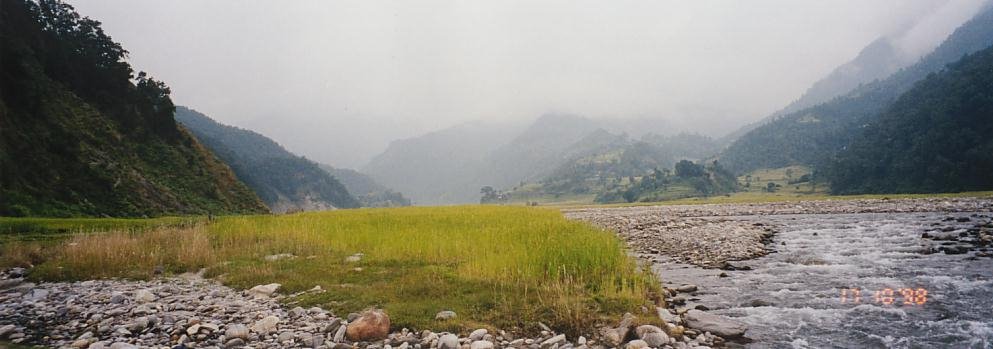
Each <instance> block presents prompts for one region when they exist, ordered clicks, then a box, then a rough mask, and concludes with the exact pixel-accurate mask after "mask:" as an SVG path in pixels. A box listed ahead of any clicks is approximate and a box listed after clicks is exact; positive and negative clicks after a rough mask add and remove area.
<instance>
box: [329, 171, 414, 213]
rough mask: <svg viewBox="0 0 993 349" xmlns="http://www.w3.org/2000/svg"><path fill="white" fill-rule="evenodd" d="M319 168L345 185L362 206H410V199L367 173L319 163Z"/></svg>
mask: <svg viewBox="0 0 993 349" xmlns="http://www.w3.org/2000/svg"><path fill="white" fill-rule="evenodd" d="M321 168H322V169H324V170H325V171H327V172H328V173H330V174H331V175H332V176H334V178H335V179H337V180H338V181H339V182H341V184H343V185H345V188H346V189H348V192H349V193H352V195H353V196H355V198H356V199H358V200H359V203H361V204H362V207H398V206H410V199H408V198H406V197H404V196H403V193H400V192H397V191H393V190H392V189H390V188H387V187H386V186H384V185H382V184H379V182H376V180H375V179H373V178H372V177H370V176H369V175H367V174H365V173H362V172H359V171H356V170H352V169H348V168H336V167H331V166H328V165H324V164H322V165H321Z"/></svg>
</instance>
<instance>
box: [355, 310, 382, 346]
mask: <svg viewBox="0 0 993 349" xmlns="http://www.w3.org/2000/svg"><path fill="white" fill-rule="evenodd" d="M389 334H390V317H389V315H386V312H384V311H383V310H382V309H370V310H366V311H364V312H362V314H360V315H359V317H358V318H356V319H355V321H352V322H351V323H349V324H348V328H347V329H346V330H345V335H346V336H348V339H350V340H352V341H354V342H364V341H366V342H367V341H377V340H380V339H385V338H386V336H388V335H389Z"/></svg>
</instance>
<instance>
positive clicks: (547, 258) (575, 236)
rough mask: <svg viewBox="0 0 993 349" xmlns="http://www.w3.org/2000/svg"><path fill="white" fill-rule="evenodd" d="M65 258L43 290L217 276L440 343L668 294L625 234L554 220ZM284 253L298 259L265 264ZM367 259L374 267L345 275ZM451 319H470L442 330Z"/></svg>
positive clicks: (134, 236) (536, 215) (523, 211)
mask: <svg viewBox="0 0 993 349" xmlns="http://www.w3.org/2000/svg"><path fill="white" fill-rule="evenodd" d="M28 245H30V244H28ZM16 249H17V250H19V251H28V250H30V247H29V246H27V245H25V244H21V245H19V246H17V247H16ZM52 251H53V252H51V253H50V255H49V256H47V259H46V260H45V261H43V262H41V264H40V265H39V266H38V267H37V268H36V269H35V271H34V274H33V275H34V277H35V278H41V279H50V280H64V279H69V280H78V279H88V278H94V277H130V278H146V277H150V276H151V275H152V274H153V271H154V270H155V269H156V268H157V267H160V266H161V268H164V269H165V270H166V272H169V273H179V272H186V271H195V270H197V269H199V268H202V267H207V268H209V269H208V273H207V275H208V276H211V277H217V278H219V279H220V280H222V281H223V282H225V283H226V284H228V285H231V286H233V287H237V288H248V287H251V286H254V285H257V284H264V283H272V282H276V283H280V284H283V287H284V289H283V291H284V292H288V293H289V292H296V291H303V290H307V289H310V288H312V287H314V286H315V285H319V286H321V287H322V288H324V289H326V290H327V292H324V293H319V294H308V295H305V296H302V297H300V298H299V299H295V300H294V301H297V302H300V304H301V305H318V306H322V307H325V308H328V309H331V310H333V311H335V312H337V313H339V314H342V313H347V312H353V311H358V310H361V309H364V308H366V307H369V306H378V307H383V308H385V309H386V310H387V312H389V313H390V314H391V316H392V317H393V322H394V325H396V326H401V327H411V328H422V329H423V328H431V329H434V330H463V329H466V328H473V327H476V326H489V327H493V328H500V329H506V330H517V331H521V332H533V331H534V330H536V329H537V327H536V326H537V322H538V321H542V322H544V323H546V324H548V325H550V326H553V327H555V328H557V329H559V330H562V331H566V332H569V333H573V334H578V333H585V334H589V333H591V332H592V330H593V328H594V326H595V325H596V324H597V323H602V322H606V321H613V320H614V319H616V318H617V317H618V316H619V315H620V314H623V313H624V312H628V311H636V310H639V309H640V308H641V306H644V305H648V306H652V305H653V302H652V300H653V299H656V300H657V297H656V294H657V293H656V292H657V290H658V281H657V280H656V279H655V278H654V277H652V276H651V275H650V274H648V273H645V272H642V271H639V270H638V268H637V267H636V264H635V262H634V261H633V260H632V259H631V258H629V257H628V256H627V255H626V254H625V251H624V246H623V243H622V242H621V241H619V240H618V239H617V238H616V237H615V236H614V235H613V234H611V233H608V232H605V231H602V230H599V229H596V228H593V227H591V226H589V225H586V224H584V223H579V222H573V221H569V220H566V219H564V218H563V217H562V216H561V214H560V213H559V212H558V211H557V210H551V209H542V208H524V207H498V206H458V207H433V208H423V207H420V208H401V209H361V210H346V211H335V212H321V213H302V214H294V215H285V216H236V217H222V218H220V219H218V221H216V222H214V223H211V224H209V225H197V226H194V227H191V228H162V229H158V230H153V231H149V232H143V233H142V232H111V233H101V234H85V235H82V234H81V235H76V236H74V237H73V238H71V239H69V240H66V241H64V242H62V243H59V244H58V245H56V246H55V247H54V248H53V249H52ZM280 253H291V254H293V255H295V256H296V257H295V258H290V259H284V260H279V261H275V262H269V261H265V260H264V257H265V256H267V255H272V254H280ZM356 253H362V254H364V256H363V257H362V259H361V261H359V262H355V263H349V262H346V261H345V258H346V257H347V256H350V255H353V254H356ZM11 256H13V255H11ZM7 259H8V255H7V254H5V255H4V256H0V263H7V264H9V263H10V261H8V260H7ZM441 310H454V311H456V312H457V313H458V314H459V317H458V318H457V320H455V321H447V322H439V321H435V320H434V315H435V313H437V312H438V311H441Z"/></svg>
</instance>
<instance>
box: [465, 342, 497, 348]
mask: <svg viewBox="0 0 993 349" xmlns="http://www.w3.org/2000/svg"><path fill="white" fill-rule="evenodd" d="M493 347H494V345H493V342H490V341H475V342H472V344H470V345H469V349H493Z"/></svg>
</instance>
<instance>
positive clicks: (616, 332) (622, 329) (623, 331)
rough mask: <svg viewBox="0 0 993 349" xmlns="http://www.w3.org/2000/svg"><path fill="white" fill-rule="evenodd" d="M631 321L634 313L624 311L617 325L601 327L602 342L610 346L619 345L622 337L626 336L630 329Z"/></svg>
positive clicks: (622, 340) (622, 339)
mask: <svg viewBox="0 0 993 349" xmlns="http://www.w3.org/2000/svg"><path fill="white" fill-rule="evenodd" d="M633 322H634V315H631V313H626V314H624V317H623V318H622V319H621V322H620V324H618V326H617V327H615V328H603V329H601V331H600V332H601V335H602V336H603V342H604V344H606V345H607V346H610V347H620V346H621V344H622V343H624V337H627V335H628V331H630V330H631V323H633Z"/></svg>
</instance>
